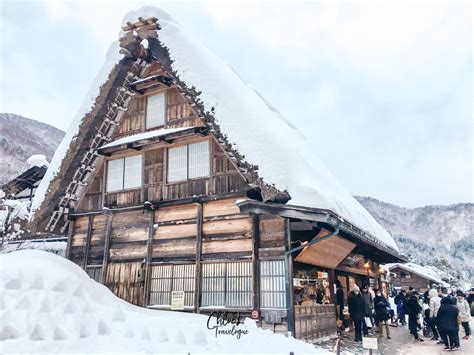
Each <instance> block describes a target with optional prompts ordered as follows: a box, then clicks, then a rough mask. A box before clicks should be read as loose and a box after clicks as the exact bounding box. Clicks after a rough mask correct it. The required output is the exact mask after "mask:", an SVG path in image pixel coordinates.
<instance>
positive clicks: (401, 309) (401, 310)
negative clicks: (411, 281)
mask: <svg viewBox="0 0 474 355" xmlns="http://www.w3.org/2000/svg"><path fill="white" fill-rule="evenodd" d="M406 300H407V298H406V291H405V290H400V292H399V293H398V295H396V296H395V299H394V302H395V304H396V305H397V314H398V319H399V320H400V322H401V323H402V325H405V324H407V322H406V321H405V302H406Z"/></svg>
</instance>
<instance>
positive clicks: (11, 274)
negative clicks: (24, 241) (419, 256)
mask: <svg viewBox="0 0 474 355" xmlns="http://www.w3.org/2000/svg"><path fill="white" fill-rule="evenodd" d="M0 265H1V266H2V272H1V275H0V291H1V292H0V347H1V349H2V353H11V352H14V353H21V352H28V353H57V352H74V353H82V354H84V353H90V352H109V353H117V352H120V353H123V352H135V353H137V352H151V353H181V354H187V353H189V352H190V353H191V354H193V353H203V352H205V353H223V352H226V353H231V352H234V353H250V352H252V353H275V354H276V353H281V354H288V353H289V352H290V351H293V352H295V353H296V354H302V353H311V354H315V353H318V352H317V351H316V350H315V348H314V347H313V346H311V345H309V344H306V343H303V342H300V341H297V340H294V339H292V338H286V337H284V336H283V335H277V334H273V333H272V332H270V331H264V330H261V329H259V328H257V327H256V325H255V323H254V322H253V321H246V322H245V324H244V325H240V326H239V328H240V329H245V330H248V334H246V335H242V336H241V337H240V339H237V338H236V337H235V336H231V335H218V336H217V337H215V335H214V333H215V332H214V331H212V330H209V329H207V327H206V323H207V319H208V317H206V316H204V315H197V314H186V313H180V312H166V311H156V310H149V309H144V308H140V307H135V306H132V305H130V304H128V303H127V302H125V301H123V300H121V299H119V298H117V297H115V296H114V295H113V294H112V293H111V292H110V291H109V290H108V289H107V288H106V287H105V286H103V285H100V284H98V283H96V282H95V281H93V280H92V279H90V278H89V277H88V276H87V274H86V273H85V272H84V271H83V270H82V269H81V268H80V267H79V266H77V265H75V264H73V263H72V262H70V261H68V260H66V259H64V258H62V257H59V256H57V255H54V254H50V253H46V252H42V251H35V250H24V251H17V252H13V253H10V254H3V255H0ZM320 353H321V354H322V353H327V351H323V350H321V352H320Z"/></svg>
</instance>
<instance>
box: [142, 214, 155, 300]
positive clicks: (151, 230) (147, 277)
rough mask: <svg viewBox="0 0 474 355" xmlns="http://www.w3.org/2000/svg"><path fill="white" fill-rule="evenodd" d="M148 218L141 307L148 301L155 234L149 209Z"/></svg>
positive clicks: (153, 216) (153, 222)
mask: <svg viewBox="0 0 474 355" xmlns="http://www.w3.org/2000/svg"><path fill="white" fill-rule="evenodd" d="M149 214H150V219H149V221H148V241H147V246H146V247H147V252H146V265H145V297H144V298H145V299H144V300H143V307H146V306H148V303H149V302H150V282H151V275H150V271H151V260H152V257H153V237H154V235H155V211H150V212H149Z"/></svg>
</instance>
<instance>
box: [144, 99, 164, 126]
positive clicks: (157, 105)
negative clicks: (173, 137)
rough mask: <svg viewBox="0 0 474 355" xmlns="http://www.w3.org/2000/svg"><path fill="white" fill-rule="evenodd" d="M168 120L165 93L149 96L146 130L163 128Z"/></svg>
mask: <svg viewBox="0 0 474 355" xmlns="http://www.w3.org/2000/svg"><path fill="white" fill-rule="evenodd" d="M165 118H166V95H165V93H160V94H156V95H153V96H148V99H147V105H146V128H147V129H148V128H154V127H159V126H163V125H164V124H165Z"/></svg>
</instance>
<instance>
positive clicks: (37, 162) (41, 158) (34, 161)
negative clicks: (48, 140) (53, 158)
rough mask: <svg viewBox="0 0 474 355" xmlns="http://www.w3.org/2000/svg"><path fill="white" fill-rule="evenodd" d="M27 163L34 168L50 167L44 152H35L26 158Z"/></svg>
mask: <svg viewBox="0 0 474 355" xmlns="http://www.w3.org/2000/svg"><path fill="white" fill-rule="evenodd" d="M26 163H27V164H28V165H29V166H30V168H32V167H33V166H38V167H42V166H45V167H48V165H49V163H48V161H47V160H46V156H45V155H43V154H34V155H32V156H31V157H29V158H28V159H27V160H26Z"/></svg>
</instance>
